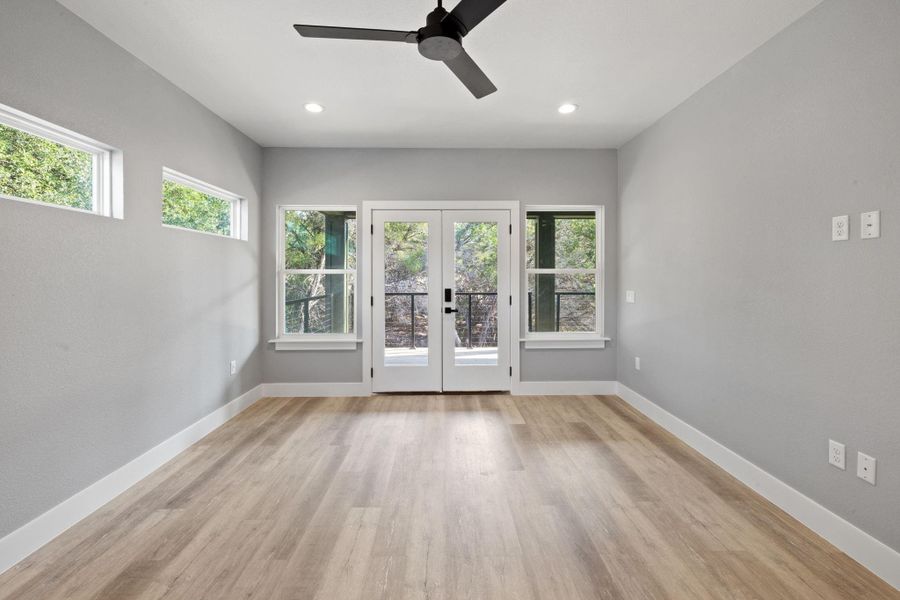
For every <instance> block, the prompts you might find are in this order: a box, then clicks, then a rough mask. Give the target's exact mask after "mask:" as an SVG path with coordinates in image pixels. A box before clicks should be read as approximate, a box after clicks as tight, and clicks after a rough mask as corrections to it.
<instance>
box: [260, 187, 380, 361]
mask: <svg viewBox="0 0 900 600" xmlns="http://www.w3.org/2000/svg"><path fill="white" fill-rule="evenodd" d="M277 208H278V209H277V224H276V227H277V228H278V235H277V236H276V240H277V247H276V250H275V256H276V260H277V261H278V263H277V265H276V278H275V286H276V294H275V297H276V302H277V303H278V305H277V306H276V312H275V314H276V315H277V316H276V318H275V338H274V339H271V340H269V343H272V344H275V349H276V350H316V351H319V350H355V349H356V346H357V344H359V343H362V339H359V338H357V335H358V333H357V332H358V331H359V319H358V318H356V315H357V314H358V308H359V303H360V298H361V297H362V296H361V295H360V281H359V274H358V272H359V246H360V240H361V231H360V215H359V207H358V206H355V205H327V204H317V205H306V204H285V205H279V206H278V207H277ZM288 211H319V212H330V211H345V212H352V213H353V214H354V215H355V216H356V253H355V254H354V259H355V260H354V264H356V268H355V269H287V268H285V266H284V265H285V227H284V225H285V214H286V213H287V212H288ZM317 273H327V274H330V275H341V274H343V275H353V287H354V290H355V292H354V299H353V310H354V313H355V314H354V315H353V331H351V332H349V333H285V331H284V323H285V314H284V300H285V291H284V285H285V279H286V277H287V276H288V275H314V274H317Z"/></svg>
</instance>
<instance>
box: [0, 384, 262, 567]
mask: <svg viewBox="0 0 900 600" xmlns="http://www.w3.org/2000/svg"><path fill="white" fill-rule="evenodd" d="M262 392H263V385H262V384H260V385H257V386H256V387H254V388H253V389H251V390H249V391H247V392H245V393H244V394H242V395H240V396H238V397H237V398H235V399H234V400H232V401H231V402H229V403H228V404H226V405H225V406H222V407H221V408H218V409H216V410H215V411H213V412H211V413H210V414H208V415H206V416H205V417H203V418H202V419H200V420H199V421H197V422H196V423H194V424H193V425H190V426H189V427H187V428H185V429H183V430H181V431H179V432H178V433H176V434H175V435H173V436H172V437H170V438H169V439H167V440H165V441H164V442H162V443H160V444H158V445H157V446H154V447H153V448H151V449H150V450H147V451H146V452H144V453H143V454H141V455H140V456H138V457H137V458H135V459H134V460H132V461H131V462H129V463H127V464H126V465H124V466H122V467H119V468H118V469H116V470H115V471H113V472H112V473H110V474H109V475H107V476H106V477H104V478H103V479H101V480H99V481H97V482H96V483H93V484H91V485H90V486H88V487H86V488H84V489H83V490H81V491H80V492H78V493H76V494H75V495H74V496H71V497H70V498H68V499H66V500H64V501H62V502H61V503H59V504H57V505H56V506H54V507H53V508H51V509H50V510H48V511H47V512H45V513H44V514H42V515H40V516H39V517H36V518H35V519H33V520H32V521H29V522H28V523H26V524H25V525H23V526H22V527H20V528H18V529H16V530H15V531H13V532H12V533H10V534H8V535H7V536H6V537H4V538H3V539H0V573H3V572H4V571H6V570H8V569H9V568H11V567H13V566H14V565H16V564H17V563H18V562H20V561H22V560H23V559H25V558H27V557H28V556H29V555H31V554H32V553H33V552H35V551H36V550H38V549H39V548H41V546H43V545H45V544H47V543H48V542H50V541H51V540H53V538H55V537H57V536H58V535H60V534H62V533H63V532H65V531H66V530H67V529H69V528H70V527H72V526H73V525H75V524H76V523H78V522H79V521H81V520H82V519H84V518H85V517H87V516H88V515H90V514H91V513H93V512H94V511H96V510H97V509H99V508H100V507H102V506H103V505H105V504H107V503H108V502H110V501H112V500H113V499H115V498H116V497H117V496H118V495H119V494H121V493H122V492H124V491H126V490H127V489H128V488H130V487H131V486H133V485H135V484H136V483H138V482H139V481H140V480H141V479H143V478H145V477H147V476H148V475H150V474H151V473H153V472H154V471H156V470H157V469H159V468H160V467H161V466H163V465H164V464H166V463H167V462H169V461H170V460H172V459H173V458H175V457H176V456H178V455H179V454H180V453H182V452H184V451H185V450H187V449H188V448H189V447H190V446H192V445H193V444H195V443H196V442H198V441H200V440H201V439H203V438H204V437H205V436H207V435H208V434H209V433H211V432H212V431H213V430H215V429H216V428H218V427H220V426H221V425H223V424H224V423H226V422H227V421H229V420H230V419H232V418H234V417H235V416H236V415H237V414H238V413H240V412H241V411H243V410H244V409H246V408H248V407H250V406H251V405H252V404H253V403H255V402H256V401H257V400H259V399H260V398H263V397H264V396H263V393H262Z"/></svg>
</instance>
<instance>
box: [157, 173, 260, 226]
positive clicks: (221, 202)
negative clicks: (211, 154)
mask: <svg viewBox="0 0 900 600" xmlns="http://www.w3.org/2000/svg"><path fill="white" fill-rule="evenodd" d="M242 212H243V201H242V200H241V198H240V197H239V196H236V195H234V194H232V193H231V192H227V191H225V190H223V189H221V188H217V187H215V186H212V185H209V184H208V183H203V182H202V181H200V180H198V179H194V178H193V177H189V176H187V175H183V174H182V173H178V172H177V171H173V170H172V169H163V185H162V222H163V225H166V226H168V227H176V228H178V229H190V230H193V231H200V232H203V233H212V234H215V235H221V236H224V237H232V238H238V239H246V238H245V237H244V235H243V232H242V228H241V223H242V218H241V217H242Z"/></svg>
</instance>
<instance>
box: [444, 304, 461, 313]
mask: <svg viewBox="0 0 900 600" xmlns="http://www.w3.org/2000/svg"><path fill="white" fill-rule="evenodd" d="M455 312H459V311H458V310H457V309H455V308H450V307H449V306H445V307H444V314H445V315H449V314H450V313H455Z"/></svg>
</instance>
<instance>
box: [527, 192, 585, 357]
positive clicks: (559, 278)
mask: <svg viewBox="0 0 900 600" xmlns="http://www.w3.org/2000/svg"><path fill="white" fill-rule="evenodd" d="M525 217H526V219H525V224H526V227H525V256H526V259H525V260H526V262H525V276H526V286H527V319H528V336H527V337H529V338H531V339H541V338H545V339H547V338H552V339H563V338H577V339H589V338H595V339H597V338H600V336H602V334H603V319H602V315H603V313H602V284H603V280H602V272H601V268H602V262H603V261H602V248H603V245H602V240H601V235H602V222H603V209H602V207H589V206H562V207H531V208H527V209H526V213H525Z"/></svg>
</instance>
